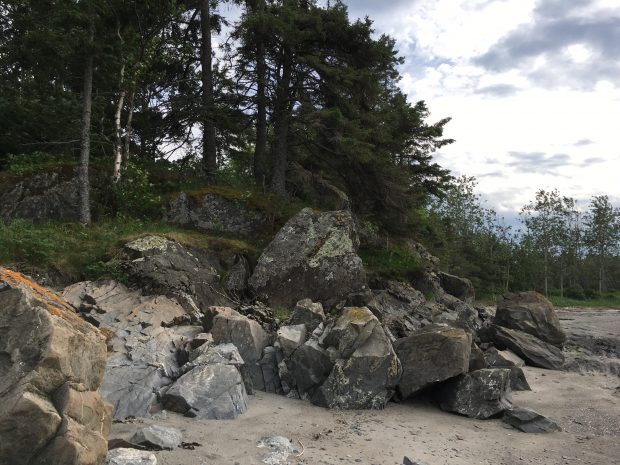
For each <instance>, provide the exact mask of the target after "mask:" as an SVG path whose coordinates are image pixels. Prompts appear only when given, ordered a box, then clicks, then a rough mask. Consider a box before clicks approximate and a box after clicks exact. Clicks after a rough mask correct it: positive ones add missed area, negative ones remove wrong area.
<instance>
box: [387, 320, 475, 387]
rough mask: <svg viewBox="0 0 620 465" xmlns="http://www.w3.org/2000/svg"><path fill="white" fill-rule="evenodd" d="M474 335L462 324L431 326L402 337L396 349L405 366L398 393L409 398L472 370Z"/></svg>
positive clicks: (395, 346) (396, 343)
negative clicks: (458, 325)
mask: <svg viewBox="0 0 620 465" xmlns="http://www.w3.org/2000/svg"><path fill="white" fill-rule="evenodd" d="M471 344H472V341H471V335H470V334H469V333H466V332H465V331H464V330H462V329H460V328H450V327H441V326H428V327H425V328H423V329H421V330H420V331H418V332H417V333H415V334H413V335H411V336H408V337H405V338H402V339H398V340H397V341H396V342H395V343H394V350H395V351H396V354H397V355H398V358H399V360H400V362H401V364H402V367H403V375H402V377H401V379H400V382H399V384H398V393H399V396H400V397H401V398H402V399H406V398H408V397H410V396H412V395H414V394H416V393H417V392H419V391H421V390H422V389H425V388H427V387H428V386H431V385H432V384H435V383H438V382H440V381H445V380H447V379H449V378H453V377H455V376H458V375H460V374H463V373H467V371H468V370H469V358H470V353H471Z"/></svg>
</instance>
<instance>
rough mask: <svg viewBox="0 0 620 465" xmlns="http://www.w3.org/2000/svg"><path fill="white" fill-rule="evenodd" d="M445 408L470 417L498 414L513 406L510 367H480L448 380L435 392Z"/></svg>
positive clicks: (480, 417) (486, 416)
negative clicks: (480, 368)
mask: <svg viewBox="0 0 620 465" xmlns="http://www.w3.org/2000/svg"><path fill="white" fill-rule="evenodd" d="M434 395H435V398H436V399H437V400H438V401H439V406H440V407H441V408H442V410H446V411H449V412H456V413H460V414H461V415H465V416H468V417H470V418H478V419H485V418H491V417H495V416H498V415H499V414H501V413H502V412H503V411H504V410H506V409H509V408H511V407H512V399H511V394H510V370H507V369H504V368H493V369H484V370H477V371H473V372H471V373H467V374H464V375H461V376H458V377H457V378H453V379H451V380H449V381H446V382H445V383H444V384H443V385H442V386H441V387H440V388H439V389H438V390H437V391H436V392H435V394H434Z"/></svg>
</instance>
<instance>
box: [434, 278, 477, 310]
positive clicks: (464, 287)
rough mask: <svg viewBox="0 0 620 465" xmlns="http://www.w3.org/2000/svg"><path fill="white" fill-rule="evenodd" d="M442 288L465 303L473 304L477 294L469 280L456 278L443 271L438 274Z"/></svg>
mask: <svg viewBox="0 0 620 465" xmlns="http://www.w3.org/2000/svg"><path fill="white" fill-rule="evenodd" d="M437 276H438V277H439V282H440V283H441V287H442V288H443V289H444V290H445V291H446V292H447V293H448V294H450V295H453V296H454V297H456V298H457V299H459V300H462V301H463V302H467V303H468V304H471V303H472V302H473V301H474V297H475V296H476V293H475V291H474V286H473V285H472V283H471V281H470V280H469V279H467V278H461V277H459V276H454V275H452V274H449V273H445V272H443V271H439V272H437Z"/></svg>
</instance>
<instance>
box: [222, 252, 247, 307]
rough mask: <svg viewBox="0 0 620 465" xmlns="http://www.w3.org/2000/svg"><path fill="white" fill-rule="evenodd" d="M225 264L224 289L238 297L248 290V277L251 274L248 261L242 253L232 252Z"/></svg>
mask: <svg viewBox="0 0 620 465" xmlns="http://www.w3.org/2000/svg"><path fill="white" fill-rule="evenodd" d="M227 265H228V270H227V272H226V275H225V279H224V289H226V292H227V293H228V294H229V295H232V296H235V297H237V298H239V297H241V296H243V295H244V294H245V293H246V292H247V290H248V279H249V278H250V274H251V273H250V263H249V262H248V259H247V258H246V257H245V256H244V255H241V254H234V255H233V257H232V259H231V260H229V263H227Z"/></svg>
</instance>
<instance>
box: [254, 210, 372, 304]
mask: <svg viewBox="0 0 620 465" xmlns="http://www.w3.org/2000/svg"><path fill="white" fill-rule="evenodd" d="M357 246H358V238H357V233H356V229H355V222H354V220H353V217H352V216H351V213H350V212H348V211H334V212H322V213H321V212H316V211H314V210H312V209H310V208H304V209H303V210H301V211H300V212H299V213H298V214H297V215H295V216H294V217H293V218H291V219H290V220H289V221H288V222H287V223H286V224H285V225H284V227H283V228H282V229H281V230H280V231H279V232H278V233H277V234H276V236H275V238H274V239H273V241H272V242H271V243H270V244H269V245H268V246H267V247H266V248H265V250H264V251H263V253H262V255H261V256H260V258H259V259H258V263H257V265H256V268H255V269H254V273H253V274H252V276H251V277H250V280H249V285H250V287H251V289H252V290H253V291H254V293H255V294H256V296H257V297H258V298H259V299H260V300H262V301H265V302H268V303H269V304H270V305H271V306H280V307H285V308H286V307H288V308H290V307H293V305H294V304H295V303H296V302H297V301H298V299H299V298H309V299H311V300H312V301H314V302H321V303H323V304H327V305H332V304H334V303H336V302H338V301H340V300H341V299H342V298H344V297H345V296H346V295H348V294H350V293H352V292H355V291H359V290H360V289H363V288H364V287H365V285H366V274H365V272H364V266H363V264H362V260H361V259H360V257H359V256H358V255H357V253H356V250H357Z"/></svg>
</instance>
